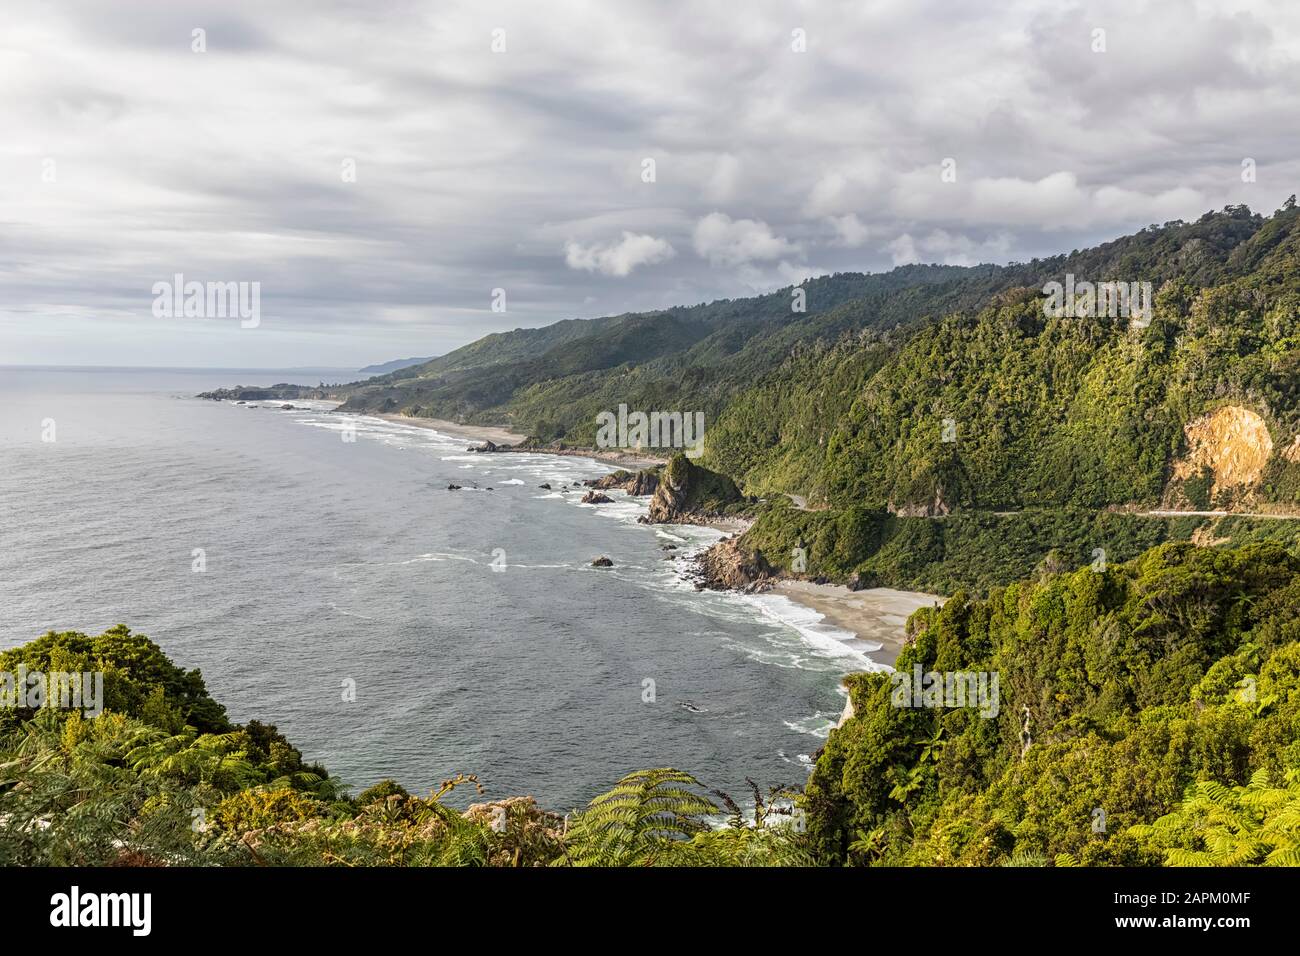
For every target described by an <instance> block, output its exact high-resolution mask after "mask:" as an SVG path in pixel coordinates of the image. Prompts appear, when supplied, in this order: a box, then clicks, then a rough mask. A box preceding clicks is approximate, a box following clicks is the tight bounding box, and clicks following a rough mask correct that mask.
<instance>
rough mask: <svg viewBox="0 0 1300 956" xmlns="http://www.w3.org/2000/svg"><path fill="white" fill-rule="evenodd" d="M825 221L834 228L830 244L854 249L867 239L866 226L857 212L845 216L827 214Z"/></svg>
mask: <svg viewBox="0 0 1300 956" xmlns="http://www.w3.org/2000/svg"><path fill="white" fill-rule="evenodd" d="M827 221H828V222H829V223H830V224H831V226H832V227H833V228H834V229H835V239H834V240H832V244H833V245H836V246H842V247H843V248H845V249H856V248H858V246H860V245H862V244H863V243H864V242H866V241H867V232H868V230H867V227H866V226H865V225H863V223H862V220H861V219H859V218H858V216H857V213H852V212H851V213H849V214H848V215H847V216H828V217H827Z"/></svg>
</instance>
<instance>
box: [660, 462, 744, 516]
mask: <svg viewBox="0 0 1300 956" xmlns="http://www.w3.org/2000/svg"><path fill="white" fill-rule="evenodd" d="M744 500H745V499H744V496H742V495H741V493H740V489H739V488H737V487H736V483H735V482H734V481H732V480H731V479H730V478H728V477H727V476H726V475H720V474H718V473H717V472H716V471H710V470H709V469H707V468H703V467H701V466H699V465H697V464H695V463H694V462H692V461H691V460H690V459H689V458H687V457H686V456H685V455H675V456H674V457H673V458H672V460H671V461H669V462H668V464H667V465H665V466H664V471H663V475H662V477H661V478H660V480H659V486H658V487H657V488H656V489H655V492H654V497H652V498H651V499H650V512H649V514H647V515H646V516H644V517H643V518H641V519H640V520H642V521H644V522H645V523H646V524H702V523H704V522H706V521H708V520H709V519H711V518H716V517H719V516H720V515H721V514H722V512H723V509H724V508H726V507H727V506H728V505H732V504H738V503H740V502H743V501H744Z"/></svg>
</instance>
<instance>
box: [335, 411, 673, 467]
mask: <svg viewBox="0 0 1300 956" xmlns="http://www.w3.org/2000/svg"><path fill="white" fill-rule="evenodd" d="M360 414H368V415H371V416H372V417H374V418H382V419H384V420H385V421H390V422H397V423H399V424H402V425H413V426H415V427H416V428H431V429H433V430H435V431H440V432H442V433H443V434H444V435H450V436H452V437H453V438H464V439H466V440H467V441H471V442H480V443H481V442H492V443H493V444H494V445H518V444H520V443H521V442H525V441H527V440H528V436H527V435H520V434H519V433H518V432H512V431H510V429H508V428H502V427H501V426H499V425H461V424H458V423H457V422H449V421H447V420H446V419H442V418H417V417H415V416H413V415H393V414H389V413H384V412H373V413H372V412H363V413H360ZM485 454H493V455H510V454H516V455H559V456H561V457H570V458H591V459H594V460H595V461H598V462H601V463H602V464H606V465H614V466H615V467H618V468H627V469H638V470H639V469H642V468H654V467H655V466H657V465H662V464H664V463H665V462H666V461H667V460H668V459H667V458H659V457H656V456H654V455H646V454H644V453H638V452H629V451H621V450H619V449H601V448H498V449H496V450H495V451H492V452H486V453H485Z"/></svg>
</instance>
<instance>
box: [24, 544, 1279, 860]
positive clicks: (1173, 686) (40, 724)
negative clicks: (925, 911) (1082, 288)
mask: <svg viewBox="0 0 1300 956" xmlns="http://www.w3.org/2000/svg"><path fill="white" fill-rule="evenodd" d="M908 631H909V634H910V638H909V641H908V644H907V646H906V648H905V649H904V651H903V653H902V656H901V657H900V659H899V662H898V667H899V670H900V671H902V672H909V671H910V670H911V668H912V667H913V666H914V665H920V666H921V667H922V669H923V670H926V671H930V670H933V671H939V672H945V671H947V672H951V671H985V672H993V673H997V674H998V675H999V677H1000V694H1001V700H1000V707H999V708H998V712H997V714H996V716H991V717H990V716H981V713H980V711H979V710H977V709H974V708H970V707H940V708H910V707H899V706H894V701H892V700H891V685H890V678H889V677H888V675H884V674H861V675H855V676H852V677H850V678H849V679H848V680H847V681H846V683H847V686H848V689H849V692H850V695H851V700H852V703H853V708H854V713H853V716H851V717H849V719H848V720H846V721H845V722H844V724H843V726H842V727H840V728H839V729H837V730H835V731H833V732H832V733H831V735H830V738H829V739H828V741H827V743H826V745H825V747H824V748H823V749H822V751H821V752H820V753H819V754H818V759H817V762H816V766H815V768H814V770H813V773H812V775H811V777H810V778H809V781H808V784H807V787H806V790H805V791H804V792H802V793H786V792H779V791H778V792H767V793H764V792H762V791H760V790H759V789H758V788H757V787H756V786H755V787H753V789H752V793H751V794H750V795H749V796H748V798H747V800H746V803H747V804H749V805H750V806H749V807H748V809H746V810H742V808H741V806H739V804H738V802H737V801H735V800H733V799H732V798H731V797H729V796H727V795H726V794H724V793H721V792H719V791H711V790H709V789H707V788H706V787H704V786H702V785H701V784H700V783H699V782H698V781H696V780H695V778H693V777H691V776H690V775H689V774H687V773H684V772H681V771H678V770H672V769H655V770H645V771H638V772H635V773H632V774H630V775H628V776H626V777H624V778H623V779H622V780H621V781H619V782H618V783H617V784H616V785H615V787H614V788H613V789H612V790H610V791H608V792H607V793H604V794H602V795H600V796H598V797H596V798H595V799H594V800H593V801H592V802H591V804H590V805H589V806H588V807H586V808H583V809H580V810H576V811H574V812H571V813H570V814H568V815H567V816H561V815H559V814H557V813H554V812H550V811H548V810H546V809H543V808H541V807H538V806H537V804H536V803H535V801H534V800H533V799H532V798H530V797H526V796H523V797H514V798H509V799H504V800H496V801H485V802H482V803H477V804H473V805H471V806H470V807H469V809H467V810H462V809H459V808H457V807H454V806H452V805H451V804H452V802H462V803H463V802H464V801H463V800H461V801H451V800H449V798H450V797H451V796H452V795H453V794H454V793H457V792H459V793H460V794H462V795H464V794H465V793H466V792H470V793H472V794H474V795H481V793H482V791H481V789H480V788H479V783H478V781H477V780H476V779H475V778H474V777H472V776H461V777H457V778H455V779H452V780H448V781H444V782H442V783H441V784H440V785H438V786H436V787H435V788H433V790H432V792H431V793H429V794H428V795H427V796H418V795H414V794H411V793H409V792H408V791H407V790H405V789H404V788H402V787H401V786H399V785H398V784H396V783H394V782H392V781H383V782H381V783H379V784H377V785H375V786H373V787H370V788H369V789H367V790H364V791H362V792H361V793H359V794H357V795H356V796H352V795H350V794H349V793H348V792H347V791H346V789H345V788H344V787H343V785H342V784H341V783H340V782H339V781H337V780H334V779H333V778H331V777H330V776H329V774H328V773H327V772H326V771H325V769H324V768H322V767H320V766H317V765H313V764H309V763H307V762H305V761H304V759H303V757H302V755H301V754H300V753H299V752H298V751H297V750H296V749H295V748H294V747H293V746H292V745H291V744H290V743H289V742H288V741H287V740H285V739H284V737H283V736H282V735H281V734H279V733H278V732H277V731H276V730H275V728H274V727H270V726H266V725H263V724H259V723H256V722H250V723H249V724H247V725H244V726H235V725H232V724H231V723H230V722H229V720H228V719H227V717H226V715H225V712H224V710H223V709H222V708H221V706H220V705H219V704H218V703H217V702H215V701H213V700H212V699H211V698H210V697H209V696H208V694H207V691H206V689H205V688H204V684H203V679H202V676H201V675H200V674H199V673H198V672H197V671H184V670H182V669H180V668H177V667H176V666H175V665H173V664H172V663H171V662H170V661H169V660H168V659H167V658H166V656H165V655H164V654H163V652H162V651H161V649H160V648H159V647H158V646H157V645H156V644H154V643H153V642H152V641H150V640H149V639H148V638H146V637H144V636H142V635H138V634H132V633H131V632H130V631H128V630H127V629H126V628H125V627H121V626H119V627H116V628H113V629H112V630H110V631H108V632H107V633H105V634H103V635H100V636H98V637H88V636H86V635H83V634H78V633H71V632H69V633H62V634H53V633H52V634H48V635H46V636H44V637H42V638H40V639H38V640H35V641H33V642H31V643H29V644H27V645H25V646H23V647H20V648H17V649H14V650H11V651H7V652H4V653H3V654H0V670H7V671H10V672H13V671H15V670H16V669H17V667H18V665H19V664H20V663H21V664H25V665H26V667H27V668H28V670H29V671H36V670H41V671H46V672H51V671H57V670H63V671H85V670H100V671H103V672H104V674H105V711H104V713H103V714H101V715H100V716H99V717H96V718H93V719H91V718H86V717H83V716H81V715H80V713H78V712H75V711H68V710H61V709H51V708H42V709H39V710H30V709H10V710H7V711H0V820H3V826H0V864H4V865H41V864H44V865H77V866H87V865H227V866H238V865H349V866H358V865H392V866H432V865H458V866H460V865H463V866H536V865H552V866H730V865H753V866H759V865H784V866H797V865H823V866H837V865H880V864H885V865H893V864H904V865H955V864H976V865H995V864H1008V863H1012V864H1018V865H1045V864H1055V865H1073V864H1084V865H1130V864H1161V863H1163V864H1168V865H1211V864H1259V865H1297V864H1300V558H1297V557H1296V556H1295V555H1294V554H1291V553H1289V552H1287V551H1286V550H1285V549H1283V548H1282V547H1281V546H1279V545H1277V544H1275V543H1256V544H1251V545H1248V546H1246V547H1243V548H1237V549H1227V548H1197V547H1194V546H1192V545H1190V544H1185V543H1180V544H1164V545H1161V546H1159V547H1156V548H1154V549H1152V550H1150V551H1148V552H1146V553H1144V554H1143V555H1141V556H1140V557H1138V558H1137V559H1135V560H1133V561H1131V562H1129V563H1127V564H1123V565H1113V566H1110V567H1108V568H1107V569H1106V570H1104V571H1094V570H1091V569H1090V568H1084V569H1081V570H1078V571H1074V572H1071V573H1047V574H1044V575H1041V576H1040V578H1039V579H1036V580H1026V581H1022V582H1019V583H1017V584H1014V585H1012V586H1010V587H1007V588H1004V589H994V590H993V592H992V593H991V594H990V595H989V596H988V597H986V598H984V599H974V598H971V597H968V596H967V595H966V594H964V593H959V594H957V595H955V596H954V597H953V598H952V599H950V600H949V601H948V602H947V603H946V604H945V605H944V607H943V608H942V609H941V610H936V609H929V608H927V609H923V610H921V611H918V612H917V613H916V614H915V615H914V616H913V617H912V619H911V621H909V624H908ZM1099 820H1100V821H1101V825H1100V826H1099V825H1098V821H1099Z"/></svg>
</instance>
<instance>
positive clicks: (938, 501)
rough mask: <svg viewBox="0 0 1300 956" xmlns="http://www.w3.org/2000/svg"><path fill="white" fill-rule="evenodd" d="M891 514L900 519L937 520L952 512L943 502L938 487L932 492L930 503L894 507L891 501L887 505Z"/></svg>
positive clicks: (906, 503) (910, 503)
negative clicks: (932, 496)
mask: <svg viewBox="0 0 1300 956" xmlns="http://www.w3.org/2000/svg"><path fill="white" fill-rule="evenodd" d="M888 508H889V511H890V512H891V513H892V514H896V515H898V516H899V517H900V518H938V517H940V516H942V515H946V514H948V513H949V512H951V511H952V508H951V507H950V506H949V504H948V502H946V501H944V500H943V486H942V485H940V486H939V487H938V488H935V490H934V501H931V502H924V501H921V502H904V503H903V504H900V505H896V504H894V503H893V502H892V501H891V502H890V503H889V505H888Z"/></svg>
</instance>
